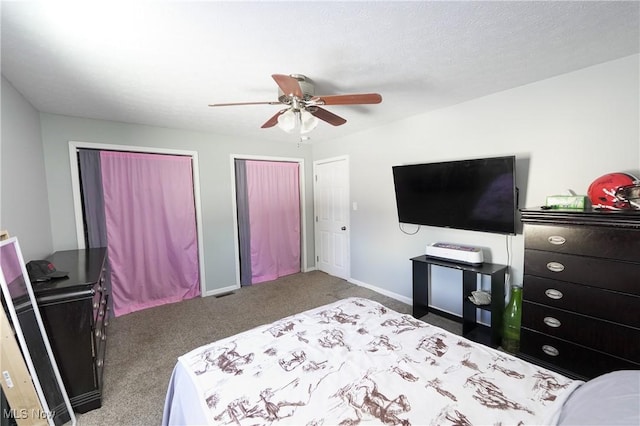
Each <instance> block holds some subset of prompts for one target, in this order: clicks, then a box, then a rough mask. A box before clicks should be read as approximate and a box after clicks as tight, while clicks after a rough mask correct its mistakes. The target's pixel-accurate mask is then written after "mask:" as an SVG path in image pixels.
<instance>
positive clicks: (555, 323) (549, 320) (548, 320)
mask: <svg viewBox="0 0 640 426" xmlns="http://www.w3.org/2000/svg"><path fill="white" fill-rule="evenodd" d="M542 321H544V323H545V324H547V325H548V326H549V327H553V328H558V327H560V326H561V325H562V323H561V322H560V320H559V319H557V318H554V317H544V319H543V320H542Z"/></svg>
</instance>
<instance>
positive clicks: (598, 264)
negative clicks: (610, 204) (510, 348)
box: [520, 209, 640, 379]
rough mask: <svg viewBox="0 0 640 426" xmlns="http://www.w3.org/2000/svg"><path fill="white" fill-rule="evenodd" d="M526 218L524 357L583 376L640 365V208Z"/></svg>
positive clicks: (530, 212) (533, 212)
mask: <svg viewBox="0 0 640 426" xmlns="http://www.w3.org/2000/svg"><path fill="white" fill-rule="evenodd" d="M521 217H522V222H523V223H524V248H525V250H524V279H523V308H522V331H521V342H520V351H521V353H520V356H521V357H522V358H524V359H526V360H528V361H531V362H534V363H537V364H540V365H542V366H544V367H547V368H550V369H553V370H556V371H559V372H561V373H563V374H565V375H568V376H571V377H574V378H579V379H590V378H593V377H595V376H598V375H600V374H604V373H607V372H610V371H613V370H621V369H640V211H567V210H564V211H563V210H542V209H525V210H522V211H521Z"/></svg>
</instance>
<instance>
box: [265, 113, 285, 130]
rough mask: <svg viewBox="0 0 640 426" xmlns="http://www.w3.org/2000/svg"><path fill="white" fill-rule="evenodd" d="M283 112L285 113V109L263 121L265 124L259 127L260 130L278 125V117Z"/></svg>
mask: <svg viewBox="0 0 640 426" xmlns="http://www.w3.org/2000/svg"><path fill="white" fill-rule="evenodd" d="M285 111H287V108H285V109H281V110H280V111H278V112H276V113H275V115H274V116H273V117H271V118H270V119H268V120H267V121H265V123H264V124H263V125H262V126H260V127H261V128H262V129H266V128H269V127H273V126H275V125H276V124H278V117H280V115H281V114H282V113H283V112H285Z"/></svg>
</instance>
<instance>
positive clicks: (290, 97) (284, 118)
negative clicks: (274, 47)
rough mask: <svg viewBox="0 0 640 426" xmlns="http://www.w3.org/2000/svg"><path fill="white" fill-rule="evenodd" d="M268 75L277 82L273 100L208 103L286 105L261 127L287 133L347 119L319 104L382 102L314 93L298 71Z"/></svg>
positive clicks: (365, 96) (367, 97) (372, 96)
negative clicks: (274, 127) (281, 130)
mask: <svg viewBox="0 0 640 426" xmlns="http://www.w3.org/2000/svg"><path fill="white" fill-rule="evenodd" d="M271 77H273V79H274V80H275V82H276V84H277V85H278V100H277V101H267V102H236V103H218V104H209V106H210V107H219V106H232V105H286V106H287V107H286V108H284V109H281V110H280V111H278V112H277V113H276V114H275V115H273V116H272V117H271V118H269V119H268V120H267V121H266V122H265V123H264V124H263V125H262V126H261V127H262V128H263V129H265V128H269V127H273V126H275V125H278V127H280V128H281V129H283V130H285V131H287V132H289V133H292V132H296V131H299V132H300V134H302V133H307V132H309V131H311V130H313V129H314V128H315V126H316V125H317V124H318V119H320V120H322V121H325V122H327V123H329V124H331V125H333V126H340V125H342V124H344V123H346V122H347V120H345V119H344V118H342V117H340V116H338V115H336V114H334V113H332V112H330V111H328V110H326V109H324V108H322V106H325V105H362V104H379V103H380V102H382V96H380V95H379V94H378V93H359V94H350V95H329V96H316V95H315V90H314V85H313V82H312V81H311V80H310V79H309V78H307V77H306V76H304V75H301V74H291V75H285V74H273V75H272V76H271Z"/></svg>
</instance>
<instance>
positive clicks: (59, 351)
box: [33, 248, 110, 413]
mask: <svg viewBox="0 0 640 426" xmlns="http://www.w3.org/2000/svg"><path fill="white" fill-rule="evenodd" d="M47 260H49V261H50V262H51V263H53V264H54V266H55V267H56V269H58V270H61V271H67V272H68V273H69V276H68V277H67V278H59V279H54V280H51V281H48V282H45V283H38V284H33V290H34V294H35V296H36V299H37V301H38V307H39V308H40V314H41V316H42V321H43V323H44V327H45V329H46V331H47V335H48V337H49V342H50V344H51V349H52V350H53V354H54V356H55V358H56V362H57V363H58V369H59V370H60V375H61V376H62V380H63V382H64V385H65V388H66V391H67V394H68V395H69V399H70V401H71V405H72V406H73V409H74V411H77V412H79V413H85V412H87V411H90V410H93V409H95V408H99V407H100V406H101V405H102V370H103V366H104V356H105V349H106V343H107V325H108V322H109V320H108V317H109V309H108V304H109V296H110V277H109V263H108V260H107V249H106V248H92V249H84V250H67V251H58V252H55V253H54V254H52V255H51V256H49V257H48V258H47Z"/></svg>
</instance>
